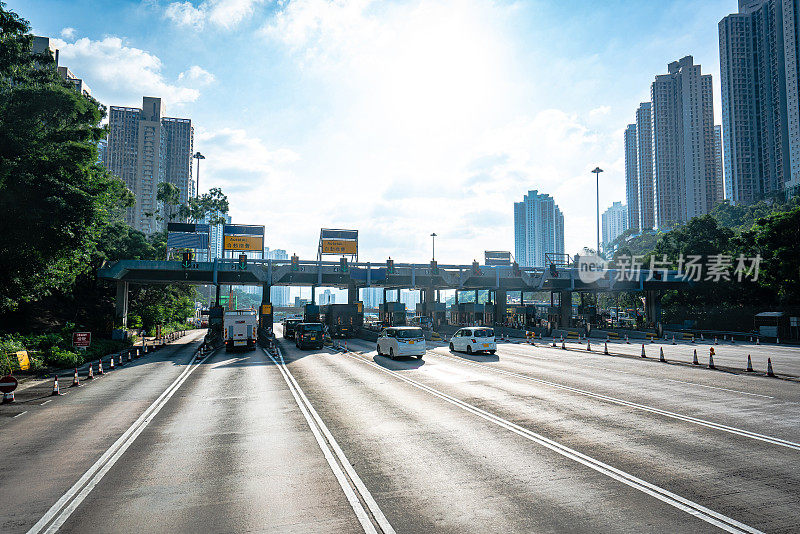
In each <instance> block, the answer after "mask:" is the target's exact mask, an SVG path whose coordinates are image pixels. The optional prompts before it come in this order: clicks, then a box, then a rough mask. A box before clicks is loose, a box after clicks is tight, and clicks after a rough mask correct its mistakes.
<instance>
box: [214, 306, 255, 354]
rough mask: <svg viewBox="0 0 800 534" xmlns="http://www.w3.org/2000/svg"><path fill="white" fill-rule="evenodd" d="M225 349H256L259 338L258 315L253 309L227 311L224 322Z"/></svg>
mask: <svg viewBox="0 0 800 534" xmlns="http://www.w3.org/2000/svg"><path fill="white" fill-rule="evenodd" d="M222 332H223V337H222V339H223V340H224V341H225V350H226V351H232V350H236V349H244V350H255V348H256V341H257V339H258V316H257V315H256V313H255V312H254V311H253V310H228V311H225V316H224V318H223V324H222Z"/></svg>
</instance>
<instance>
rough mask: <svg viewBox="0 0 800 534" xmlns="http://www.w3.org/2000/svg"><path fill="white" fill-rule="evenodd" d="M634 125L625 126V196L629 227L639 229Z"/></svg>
mask: <svg viewBox="0 0 800 534" xmlns="http://www.w3.org/2000/svg"><path fill="white" fill-rule="evenodd" d="M637 137H638V136H637V132H636V125H635V124H629V125H628V127H627V128H625V198H626V200H627V202H628V205H627V210H628V219H629V220H630V221H631V228H633V229H634V230H636V231H637V232H638V231H639V228H640V227H639V155H638V151H637V144H638V143H637Z"/></svg>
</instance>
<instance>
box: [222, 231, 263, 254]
mask: <svg viewBox="0 0 800 534" xmlns="http://www.w3.org/2000/svg"><path fill="white" fill-rule="evenodd" d="M222 248H223V249H225V250H258V251H263V250H264V238H263V237H261V236H252V235H226V236H225V240H224V241H223V243H222Z"/></svg>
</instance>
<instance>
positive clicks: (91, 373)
mask: <svg viewBox="0 0 800 534" xmlns="http://www.w3.org/2000/svg"><path fill="white" fill-rule="evenodd" d="M93 367H94V364H92V362H89V374H88V375H86V380H93V379H94V371H92V368H93Z"/></svg>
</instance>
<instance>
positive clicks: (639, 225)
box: [628, 102, 655, 231]
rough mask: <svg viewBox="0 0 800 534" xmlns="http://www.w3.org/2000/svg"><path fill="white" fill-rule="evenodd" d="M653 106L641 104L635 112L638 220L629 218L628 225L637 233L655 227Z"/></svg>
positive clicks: (645, 103)
mask: <svg viewBox="0 0 800 534" xmlns="http://www.w3.org/2000/svg"><path fill="white" fill-rule="evenodd" d="M652 108H653V105H652V104H651V103H650V102H642V103H641V104H639V109H637V110H636V156H637V160H636V163H637V166H638V172H637V177H638V183H637V189H638V193H639V194H638V198H637V200H638V202H639V209H638V213H639V219H638V220H637V221H636V224H635V225H634V224H633V221H632V220H631V219H630V218H629V219H628V225H629V226H630V227H631V228H636V229H637V230H638V231H642V230H652V229H653V227H654V226H655V210H654V207H653V203H654V198H653V115H652Z"/></svg>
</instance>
